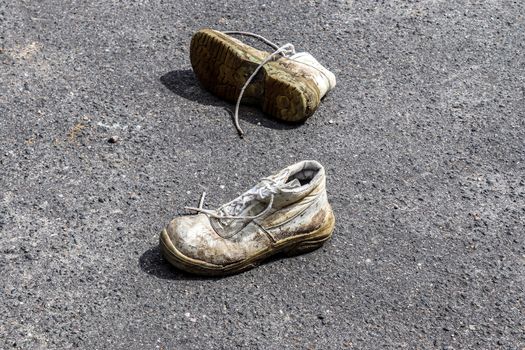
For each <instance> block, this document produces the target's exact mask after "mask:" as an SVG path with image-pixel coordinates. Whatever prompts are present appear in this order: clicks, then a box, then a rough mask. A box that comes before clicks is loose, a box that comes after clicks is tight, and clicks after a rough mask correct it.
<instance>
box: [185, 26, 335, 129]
mask: <svg viewBox="0 0 525 350" xmlns="http://www.w3.org/2000/svg"><path fill="white" fill-rule="evenodd" d="M228 34H241V35H248V36H252V37H256V38H258V39H261V40H262V41H264V42H265V43H266V44H268V45H269V46H271V47H273V49H274V51H273V52H272V53H269V52H264V51H260V50H257V49H255V48H253V47H251V46H249V45H246V44H244V43H242V42H241V41H239V40H237V39H235V38H233V37H231V36H230V35H228ZM190 59H191V65H192V67H193V70H194V72H195V74H196V76H197V78H198V79H199V80H200V82H201V83H202V85H203V86H204V87H205V88H206V89H207V90H209V91H211V92H212V93H214V94H215V95H217V96H219V97H221V98H223V99H226V100H228V101H231V102H237V105H236V107H235V114H234V121H235V126H236V128H237V130H238V132H239V134H240V135H241V136H242V135H243V131H242V129H241V127H240V125H239V120H238V118H239V117H238V113H239V105H240V103H241V100H242V102H243V103H247V104H252V105H258V106H259V107H260V108H261V109H262V110H263V111H264V112H265V113H267V114H269V115H271V116H273V117H274V118H277V119H280V120H284V121H288V122H300V121H303V120H305V119H306V118H308V117H310V116H311V115H312V114H313V113H314V112H315V110H316V109H317V107H318V106H319V103H320V101H321V99H322V98H323V96H324V95H325V94H326V93H327V92H328V91H329V90H331V89H333V88H334V87H335V83H336V82H335V76H334V74H333V73H332V72H330V71H329V70H328V69H326V68H324V67H323V66H322V65H321V64H320V63H319V62H318V61H317V60H316V59H315V58H314V57H313V56H312V55H310V54H309V53H306V52H300V53H296V52H295V49H294V47H293V45H291V44H286V45H283V46H280V47H278V46H277V45H276V44H274V43H272V42H270V41H269V40H267V39H265V38H263V37H261V36H259V35H257V34H253V33H245V32H219V31H216V30H212V29H202V30H200V31H198V32H197V33H195V34H194V35H193V38H192V40H191V47H190Z"/></svg>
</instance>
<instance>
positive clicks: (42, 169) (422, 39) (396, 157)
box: [0, 0, 525, 349]
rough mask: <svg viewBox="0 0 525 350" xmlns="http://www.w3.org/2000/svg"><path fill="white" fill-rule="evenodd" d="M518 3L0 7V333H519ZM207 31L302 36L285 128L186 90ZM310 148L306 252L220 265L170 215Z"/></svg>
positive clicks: (350, 336)
mask: <svg viewBox="0 0 525 350" xmlns="http://www.w3.org/2000/svg"><path fill="white" fill-rule="evenodd" d="M524 16H525V3H524V2H523V1H498V0H493V1H488V0H487V1H464V0H461V1H439V0H434V1H431V0H429V1H406V2H405V1H306V0H295V1H264V2H256V1H252V2H246V1H238V0H235V1H233V0H224V1H212V2H208V1H202V0H193V1H188V0H180V1H165V0H151V1H148V0H135V1H131V0H130V1H116V0H115V1H109V0H107V1H96V2H95V1H83V0H82V1H81V0H78V1H69V0H67V1H65V0H44V1H38V2H37V1H29V0H26V1H23V0H15V1H7V0H0V150H1V151H0V175H1V176H0V181H1V182H0V231H1V237H0V275H1V284H0V348H1V349H11V348H14V349H46V348H49V349H67V348H84V349H234V348H245V349H345V348H348V349H354V348H355V349H377V348H409V349H414V348H419V349H431V348H435V349H467V348H471V349H472V348H479V349H523V348H524V347H525V335H524V334H525V296H524V287H525V277H524V271H525V238H524V236H525V234H524V227H525V225H524V221H525V141H524V139H525V128H524V127H525V122H524V117H525V59H524V54H525V18H524ZM201 27H213V28H217V29H223V30H247V31H253V32H257V33H259V34H262V35H264V36H266V37H268V38H269V39H271V40H274V41H276V42H279V43H286V42H292V43H294V44H295V46H296V47H297V48H298V49H300V50H303V51H308V52H311V53H312V54H313V55H314V56H316V57H317V58H318V59H319V60H320V61H321V62H322V63H323V64H325V65H326V66H327V67H329V68H330V69H331V70H332V71H333V72H334V73H335V74H336V76H337V78H338V86H337V88H336V89H335V90H334V91H333V92H331V93H330V94H329V95H328V96H327V97H326V98H325V100H324V101H323V103H322V105H321V106H320V108H319V110H318V111H317V112H316V114H315V115H314V116H313V117H312V118H310V119H309V120H308V121H307V122H306V123H304V124H302V125H295V126H294V125H284V124H281V123H279V122H276V121H273V120H270V119H268V118H267V117H265V116H264V115H263V114H262V113H261V112H259V111H258V110H257V109H255V108H250V107H243V108H242V110H241V123H242V125H243V126H244V128H245V131H246V132H247V137H246V138H245V139H244V140H241V139H239V137H238V136H237V134H236V132H235V129H234V128H233V125H232V122H231V116H230V115H229V113H228V109H231V108H232V105H231V104H229V103H226V102H223V101H221V100H220V99H218V98H216V97H214V96H212V95H210V94H209V93H208V92H206V91H204V90H203V89H202V88H201V87H200V86H199V84H198V82H197V81H196V79H195V78H194V76H193V73H192V71H191V66H190V62H189V52H188V46H189V40H190V38H191V35H192V33H193V32H194V31H196V30H197V29H199V28H201ZM302 159H316V160H318V161H320V162H321V163H322V164H324V165H325V167H326V170H327V176H328V191H329V197H330V200H331V203H332V205H333V208H334V211H335V214H336V217H337V225H336V230H335V232H334V237H333V239H332V240H331V241H330V242H329V243H327V244H326V245H325V246H324V247H323V248H322V249H320V250H318V251H315V252H312V253H310V254H306V255H303V256H299V257H295V258H289V259H273V260H272V261H270V262H268V263H266V264H263V265H262V266H260V267H258V268H256V269H253V270H251V271H248V272H246V273H243V274H240V275H236V276H231V277H227V278H222V279H206V278H197V277H192V276H188V275H185V274H183V273H181V272H179V271H178V270H176V269H174V268H172V267H171V266H169V265H168V264H167V263H166V262H165V261H164V260H163V259H162V258H161V256H160V255H159V250H158V234H159V232H160V230H161V228H162V227H163V226H164V225H165V224H167V223H168V222H169V220H170V219H171V218H172V217H173V216H175V215H178V214H182V213H184V210H183V209H182V208H183V206H185V205H195V204H196V203H197V202H198V199H199V196H200V193H201V191H202V190H203V189H206V190H207V192H208V193H209V195H208V199H207V206H208V207H209V208H213V207H216V206H217V205H219V204H220V203H223V202H225V201H227V200H229V199H232V198H233V197H234V196H236V195H237V194H238V193H240V192H243V191H244V190H246V189H248V188H250V187H251V186H252V185H253V184H254V183H255V182H256V181H257V180H258V179H259V178H261V177H263V176H266V175H269V174H270V173H271V172H273V171H275V170H279V169H281V168H283V167H285V166H287V165H289V164H291V163H293V162H295V161H299V160H302Z"/></svg>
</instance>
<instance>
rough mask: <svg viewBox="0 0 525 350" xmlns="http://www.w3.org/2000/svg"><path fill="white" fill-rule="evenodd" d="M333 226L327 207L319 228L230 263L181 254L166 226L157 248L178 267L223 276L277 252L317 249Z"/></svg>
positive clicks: (333, 219) (242, 269)
mask: <svg viewBox="0 0 525 350" xmlns="http://www.w3.org/2000/svg"><path fill="white" fill-rule="evenodd" d="M334 226H335V217H334V214H333V212H332V211H331V210H330V213H329V214H328V216H327V218H326V220H325V222H324V223H323V225H322V226H321V227H320V228H319V229H317V230H314V231H312V232H309V233H305V234H301V235H297V236H292V237H289V238H286V239H283V240H281V241H279V242H277V243H275V244H274V245H273V246H270V247H268V248H265V249H262V250H260V251H258V252H256V253H254V254H253V255H251V256H249V257H247V258H246V259H244V260H241V261H238V262H235V263H232V264H229V265H216V264H211V263H208V262H205V261H202V260H197V259H193V258H190V257H188V256H186V255H184V254H183V253H181V252H180V251H179V250H178V249H177V248H175V246H174V245H173V243H172V242H171V240H170V238H169V236H168V232H167V231H166V229H164V230H162V233H161V235H160V248H161V252H162V255H163V256H164V257H165V258H166V260H168V261H169V262H170V263H171V264H172V265H174V266H175V267H177V268H178V269H180V270H184V271H187V272H190V273H193V274H197V275H204V276H225V275H231V274H236V273H239V272H243V271H246V270H249V269H252V268H254V267H256V266H258V265H259V264H260V263H261V262H263V261H264V260H266V259H268V258H269V257H271V256H273V255H276V254H279V253H281V254H284V255H286V256H295V255H299V254H304V253H307V252H310V251H313V250H315V249H318V248H320V247H321V246H322V245H323V244H324V243H325V242H326V241H327V240H329V239H330V238H331V237H332V232H333V230H334Z"/></svg>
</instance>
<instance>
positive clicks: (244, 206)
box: [160, 161, 335, 276]
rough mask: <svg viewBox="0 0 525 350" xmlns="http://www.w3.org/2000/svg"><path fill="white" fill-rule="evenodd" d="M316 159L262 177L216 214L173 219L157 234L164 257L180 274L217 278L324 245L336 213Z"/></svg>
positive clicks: (205, 211) (207, 212) (209, 212)
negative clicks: (276, 255)
mask: <svg viewBox="0 0 525 350" xmlns="http://www.w3.org/2000/svg"><path fill="white" fill-rule="evenodd" d="M325 181H326V179H325V172H324V168H323V167H322V166H321V164H319V163H317V162H316V161H302V162H299V163H297V164H294V165H291V166H289V167H287V168H285V169H283V170H281V171H280V172H278V173H277V174H275V175H272V176H269V177H266V178H263V179H262V180H261V181H260V182H259V183H258V184H257V185H255V186H254V187H253V188H251V189H250V190H248V191H247V192H245V193H244V194H242V195H241V196H239V197H237V198H236V199H234V200H233V201H231V202H229V203H227V204H224V205H222V206H221V207H219V208H218V209H216V210H208V209H203V208H202V203H203V199H201V203H200V204H199V207H198V208H187V209H189V210H192V211H195V212H197V214H195V215H184V216H179V217H176V218H175V219H173V220H172V221H171V222H170V223H169V224H168V226H167V227H166V228H165V229H164V230H163V231H162V233H161V235H160V247H161V251H162V254H163V255H164V257H165V258H166V259H167V260H168V261H169V262H170V263H171V264H173V265H175V266H176V267H177V268H179V269H181V270H185V271H187V272H191V273H196V274H200V275H208V276H218V275H227V274H233V273H238V272H241V271H244V270H247V269H250V268H252V267H255V266H257V265H258V264H259V263H260V262H261V261H263V260H265V259H266V258H268V257H270V256H272V255H274V254H277V253H284V254H286V255H296V254H301V253H305V252H308V251H311V250H314V249H317V248H319V247H320V246H322V245H323V244H324V243H325V242H326V241H327V240H328V239H329V238H330V237H331V235H332V231H333V229H334V223H335V219H334V214H333V212H332V208H331V207H330V204H329V203H328V200H327V196H326V189H325Z"/></svg>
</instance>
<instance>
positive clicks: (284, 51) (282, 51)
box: [222, 31, 332, 138]
mask: <svg viewBox="0 0 525 350" xmlns="http://www.w3.org/2000/svg"><path fill="white" fill-rule="evenodd" d="M222 33H224V34H238V35H245V36H251V37H254V38H256V39H259V40H261V41H263V42H264V43H265V44H267V45H268V46H270V47H272V48H273V49H274V50H275V51H273V52H272V53H271V54H270V55H268V57H266V58H265V59H264V60H263V61H262V62H261V63H260V64H259V65H258V66H257V68H256V69H255V70H254V72H253V73H252V75H251V76H250V77H249V78H248V80H246V82H245V83H244V86H243V87H242V88H241V92H240V93H239V97H238V98H237V103H236V104H235V112H234V115H233V121H234V123H235V128H236V129H237V132H238V133H239V136H240V137H241V138H242V137H243V136H244V131H243V130H242V128H241V126H240V125H239V107H240V104H241V100H242V96H243V95H244V90H246V88H247V87H248V85H249V84H250V83H251V81H252V80H253V78H255V76H256V75H257V73H258V72H259V70H261V68H262V67H263V66H264V65H265V64H266V63H268V62H270V61H271V60H272V59H273V58H274V57H275V56H276V55H281V56H283V57H286V58H288V59H291V60H293V61H296V62H299V63H301V64H304V65H306V66H309V67H311V68H314V69H316V70H318V71H319V72H321V74H323V75H324V76H325V77H326V78H327V80H328V81H329V82H330V78H329V77H328V76H326V73H325V72H323V71H322V70H321V69H319V68H317V67H315V66H313V65H311V64H308V63H306V62H301V61H298V60H296V59H295V57H294V56H295V55H296V54H297V53H296V52H295V48H294V46H293V45H292V44H291V43H287V44H284V45H282V46H278V45H277V44H275V43H274V42H272V41H270V40H268V39H266V38H265V37H263V36H262V35H259V34H255V33H250V32H240V31H225V32H222ZM331 88H332V85H331V82H330V89H331Z"/></svg>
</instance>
